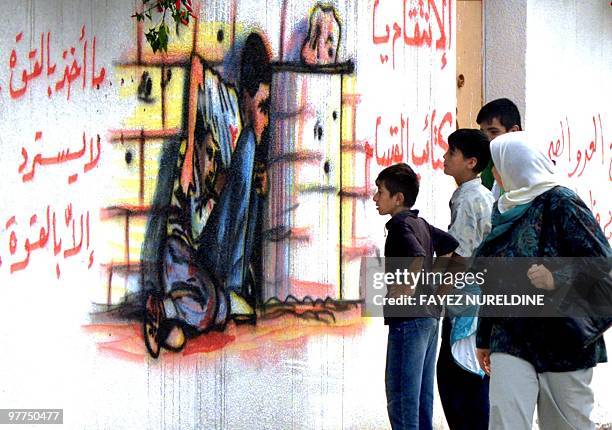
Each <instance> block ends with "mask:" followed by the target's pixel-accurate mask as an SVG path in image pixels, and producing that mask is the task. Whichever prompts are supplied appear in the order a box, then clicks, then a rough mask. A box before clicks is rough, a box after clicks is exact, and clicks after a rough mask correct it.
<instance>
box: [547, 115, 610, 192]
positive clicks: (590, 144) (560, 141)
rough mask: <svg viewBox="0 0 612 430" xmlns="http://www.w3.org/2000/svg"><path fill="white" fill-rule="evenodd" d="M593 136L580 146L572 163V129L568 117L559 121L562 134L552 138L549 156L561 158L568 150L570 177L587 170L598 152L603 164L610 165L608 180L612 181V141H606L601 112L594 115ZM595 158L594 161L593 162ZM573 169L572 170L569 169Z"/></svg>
mask: <svg viewBox="0 0 612 430" xmlns="http://www.w3.org/2000/svg"><path fill="white" fill-rule="evenodd" d="M592 123H593V136H592V139H590V140H588V141H586V142H585V143H584V144H583V146H581V147H579V148H578V149H577V150H576V153H575V161H574V164H572V158H573V157H572V155H574V154H572V137H571V129H570V125H569V122H568V119H567V117H566V118H565V121H563V120H562V121H559V125H560V129H561V135H560V136H557V138H556V139H552V140H551V141H550V144H549V146H548V156H549V157H550V159H551V160H561V156H562V155H564V154H565V153H566V150H567V162H568V166H569V168H568V171H567V176H568V178H579V177H580V176H582V174H583V173H584V172H585V169H587V167H588V166H591V165H593V163H595V162H596V160H594V159H595V158H596V154H597V153H599V154H600V155H601V157H599V158H600V159H601V165H602V166H604V167H605V166H607V167H608V172H607V173H608V175H607V176H608V181H612V142H609V143H607V144H606V143H605V137H604V132H603V130H604V128H603V124H602V121H601V114H599V113H597V114H595V115H593V117H592ZM592 160H593V163H592V162H591V161H592ZM572 166H573V169H572ZM569 169H572V170H569Z"/></svg>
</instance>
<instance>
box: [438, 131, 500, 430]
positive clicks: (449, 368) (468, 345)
mask: <svg viewBox="0 0 612 430" xmlns="http://www.w3.org/2000/svg"><path fill="white" fill-rule="evenodd" d="M490 161H491V152H490V150H489V139H488V138H487V136H486V135H485V134H484V133H483V132H482V131H479V130H470V129H460V130H457V131H455V132H454V133H451V135H450V136H449V137H448V151H447V152H446V154H444V173H445V174H447V175H449V176H452V177H453V178H454V179H455V182H456V183H457V186H458V188H457V189H456V190H455V192H454V193H453V195H452V197H451V200H450V208H451V224H450V226H449V230H448V232H449V233H450V234H451V235H452V236H453V237H454V238H455V239H457V241H458V242H459V247H458V248H457V249H456V250H455V254H457V255H459V256H460V257H470V256H471V255H472V253H473V252H474V250H475V249H476V248H477V247H478V245H479V244H480V243H481V242H482V240H483V239H484V237H485V236H486V235H487V234H488V233H489V232H490V231H491V210H492V207H493V203H494V198H493V194H491V192H490V191H489V190H488V189H486V188H485V187H484V186H483V185H482V183H481V181H480V178H479V177H478V174H479V173H480V172H481V171H482V170H483V169H484V168H485V167H486V166H487V164H489V162H490ZM453 326H454V327H453ZM462 327H466V328H467V327H469V328H468V329H464V330H462V329H461V328H462ZM475 327H476V324H475V320H474V318H473V317H462V320H461V321H459V320H457V319H453V320H451V318H449V317H445V318H444V321H443V323H442V345H441V347H440V355H439V357H438V367H437V375H438V391H439V392H440V400H441V401H442V407H443V409H444V415H445V416H446V421H447V422H448V426H449V428H450V430H458V429H470V430H479V429H482V430H486V429H487V427H488V422H489V378H488V377H487V376H485V375H484V374H483V372H482V370H481V369H480V367H479V366H478V361H477V359H476V355H475V349H476V343H475V332H474V329H475ZM451 333H452V334H453V336H452V339H451Z"/></svg>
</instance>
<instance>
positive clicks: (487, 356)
mask: <svg viewBox="0 0 612 430" xmlns="http://www.w3.org/2000/svg"><path fill="white" fill-rule="evenodd" d="M476 358H477V359H478V364H480V368H481V369H482V370H484V372H485V373H486V374H487V375H489V376H491V350H490V349H483V348H476Z"/></svg>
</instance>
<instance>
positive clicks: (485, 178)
mask: <svg viewBox="0 0 612 430" xmlns="http://www.w3.org/2000/svg"><path fill="white" fill-rule="evenodd" d="M476 123H477V124H478V125H479V126H480V130H481V131H483V132H484V134H486V135H487V137H488V138H489V140H493V139H495V138H496V137H497V136H501V135H502V134H506V133H510V132H512V131H521V130H522V128H521V114H520V112H519V110H518V108H517V107H516V105H515V104H514V102H512V101H511V100H509V99H496V100H493V101H490V102H489V103H487V104H486V105H484V106H483V107H482V108H480V112H478V116H477V117H476ZM492 168H493V162H491V161H490V162H489V164H488V165H487V167H486V168H485V169H484V170H483V171H482V173H481V174H480V179H481V180H482V185H484V186H485V187H487V188H488V189H490V190H491V192H492V193H493V196H494V197H495V198H498V197H499V196H500V194H501V189H500V188H499V186H498V185H497V184H495V180H494V178H493V173H492V172H491V169H492Z"/></svg>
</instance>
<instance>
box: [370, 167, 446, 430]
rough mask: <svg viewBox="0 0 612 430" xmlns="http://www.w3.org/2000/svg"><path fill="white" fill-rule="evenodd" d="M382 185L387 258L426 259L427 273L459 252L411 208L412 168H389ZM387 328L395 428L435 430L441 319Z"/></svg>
mask: <svg viewBox="0 0 612 430" xmlns="http://www.w3.org/2000/svg"><path fill="white" fill-rule="evenodd" d="M376 186H377V187H378V190H377V192H376V194H375V195H374V202H375V203H376V209H377V210H378V213H379V214H380V215H391V220H390V221H389V222H387V224H386V228H387V230H388V235H387V240H386V241H385V257H424V261H425V263H424V267H425V269H426V270H427V268H428V267H430V266H431V261H432V259H433V255H434V253H435V254H436V255H447V254H450V253H451V252H453V250H454V249H455V248H456V247H457V241H456V240H455V239H453V237H452V236H451V235H449V234H448V233H445V232H443V231H442V230H439V229H437V228H435V227H432V226H430V225H429V224H428V223H427V221H425V220H424V219H423V218H419V217H418V211H416V210H412V209H411V208H412V206H413V205H414V202H415V201H416V198H417V195H418V193H419V180H418V178H417V175H416V174H415V173H414V171H413V170H412V169H411V168H410V167H409V166H408V165H407V164H404V163H402V164H396V165H393V166H390V167H387V168H386V169H384V170H383V171H382V172H380V174H379V175H378V178H377V179H376ZM385 324H388V325H389V340H388V344H387V366H386V371H385V386H386V392H387V411H388V413H389V420H390V421H391V427H392V428H393V429H394V430H397V429H408V428H410V429H421V430H425V429H429V430H431V428H432V414H433V380H434V362H435V356H436V348H437V341H438V320H437V318H432V317H423V318H417V317H410V318H408V317H404V318H389V319H385Z"/></svg>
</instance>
